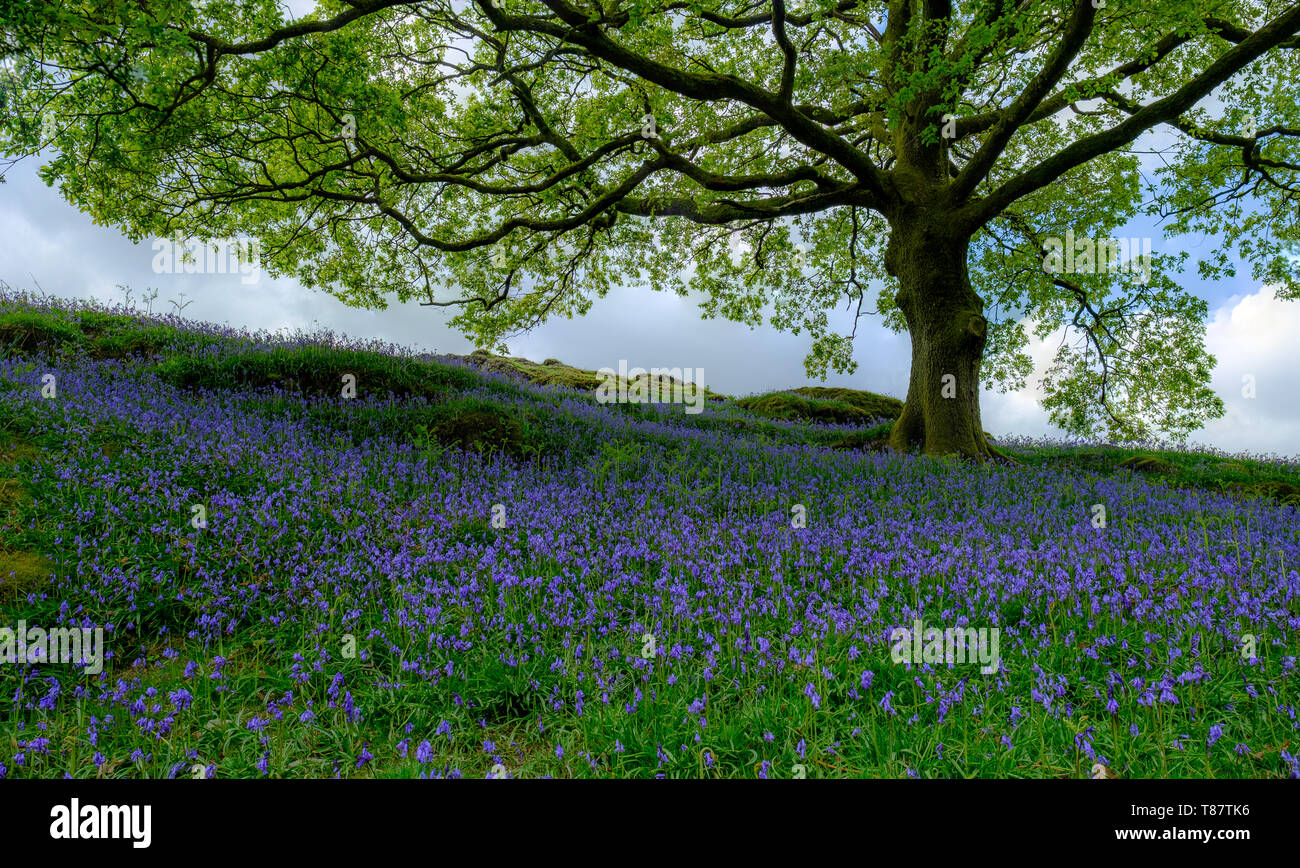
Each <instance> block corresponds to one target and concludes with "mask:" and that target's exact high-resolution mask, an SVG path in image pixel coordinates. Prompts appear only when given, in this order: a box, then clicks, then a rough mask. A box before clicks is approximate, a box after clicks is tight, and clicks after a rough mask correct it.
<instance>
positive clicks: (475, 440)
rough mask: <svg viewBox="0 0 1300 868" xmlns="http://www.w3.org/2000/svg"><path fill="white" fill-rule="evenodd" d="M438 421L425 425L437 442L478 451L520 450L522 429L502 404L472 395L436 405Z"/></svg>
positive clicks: (522, 439) (510, 452) (512, 452)
mask: <svg viewBox="0 0 1300 868" xmlns="http://www.w3.org/2000/svg"><path fill="white" fill-rule="evenodd" d="M438 417H439V418H440V421H438V422H436V423H435V424H434V425H433V427H432V428H430V429H428V431H429V433H430V434H432V435H433V436H434V437H435V438H436V439H437V440H438V442H439V443H441V444H443V445H444V446H450V447H456V448H460V449H473V450H475V451H478V452H485V453H489V454H491V453H493V452H504V453H506V454H508V455H513V456H519V455H521V454H522V453H523V446H524V435H523V429H522V428H521V427H520V425H519V422H518V421H517V420H516V419H515V418H514V416H513V415H512V414H511V413H510V412H508V411H507V410H504V409H503V408H501V407H499V406H496V405H494V404H491V403H488V402H486V401H479V400H473V399H465V400H457V401H452V402H450V403H448V404H445V405H443V406H442V407H439V408H438Z"/></svg>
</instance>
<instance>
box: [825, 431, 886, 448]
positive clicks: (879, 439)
mask: <svg viewBox="0 0 1300 868" xmlns="http://www.w3.org/2000/svg"><path fill="white" fill-rule="evenodd" d="M892 429H893V425H892V424H890V425H877V426H875V427H874V428H867V429H864V430H862V431H854V432H853V433H852V434H848V435H846V436H844V437H841V438H840V439H839V440H836V441H835V442H834V443H832V444H831V448H832V449H860V450H865V451H867V452H882V451H884V450H885V449H887V448H888V447H889V432H890V431H891V430H892Z"/></svg>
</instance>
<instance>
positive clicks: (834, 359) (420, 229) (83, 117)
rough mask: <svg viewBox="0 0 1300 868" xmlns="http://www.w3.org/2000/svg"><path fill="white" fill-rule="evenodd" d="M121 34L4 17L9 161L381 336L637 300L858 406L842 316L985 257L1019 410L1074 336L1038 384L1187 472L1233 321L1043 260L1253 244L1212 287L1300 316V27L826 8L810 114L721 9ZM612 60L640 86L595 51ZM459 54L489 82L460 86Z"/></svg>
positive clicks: (1218, 269)
mask: <svg viewBox="0 0 1300 868" xmlns="http://www.w3.org/2000/svg"><path fill="white" fill-rule="evenodd" d="M101 5H102V4H76V3H74V4H67V3H27V2H22V3H9V4H6V5H4V6H3V8H2V9H0V14H2V15H3V22H0V23H3V25H4V26H3V28H2V29H0V32H3V34H4V36H3V41H2V42H0V54H3V56H4V57H5V59H6V64H5V65H4V70H3V74H0V115H3V117H2V118H0V120H3V122H0V155H3V156H5V157H9V158H22V157H25V156H29V155H33V154H37V153H42V154H45V155H48V162H47V163H46V164H45V165H44V166H43V167H42V169H41V174H42V177H43V178H44V179H45V180H46V181H47V182H49V183H51V184H57V185H58V186H59V187H60V189H61V192H62V193H63V195H64V196H65V197H67V198H68V199H69V201H71V202H73V203H75V204H76V205H77V206H78V207H80V208H81V209H82V210H84V211H85V212H86V213H88V214H89V215H90V216H91V217H92V218H93V219H94V220H95V221H96V222H98V223H102V224H107V225H115V226H120V227H122V228H123V229H124V231H126V232H127V233H128V235H129V236H130V237H131V238H133V239H136V240H140V239H144V238H147V237H149V236H151V235H169V234H170V233H171V232H172V231H173V230H177V231H182V232H185V233H189V234H193V235H195V236H199V237H202V238H233V237H237V236H249V237H251V238H253V239H255V240H257V241H258V242H259V244H260V249H261V250H263V251H267V252H268V255H267V257H266V258H265V261H263V262H262V263H261V265H262V267H263V269H264V270H265V271H267V272H268V273H269V274H271V275H272V276H277V275H293V276H295V277H297V278H298V279H299V280H300V281H302V282H303V283H304V284H305V285H307V286H310V287H322V288H324V289H326V290H327V291H329V292H331V293H333V294H334V295H336V296H337V297H339V298H340V299H342V300H344V301H345V302H347V303H349V304H354V305H358V306H369V307H383V306H384V305H385V304H386V303H387V299H389V298H392V297H396V298H398V299H400V300H411V299H415V298H420V299H421V300H425V299H427V300H429V301H433V302H435V303H439V304H445V305H452V306H454V307H455V309H456V310H457V314H456V316H455V318H454V319H453V321H452V322H453V324H454V325H455V326H456V327H458V328H460V329H461V330H462V331H463V332H464V333H465V334H467V335H469V336H470V337H472V338H474V340H475V341H476V344H478V345H480V346H493V347H497V346H500V345H501V343H502V341H503V340H504V339H505V338H506V337H507V336H509V335H512V334H514V333H517V332H518V331H520V330H523V329H527V328H531V327H533V326H535V325H537V324H538V323H540V322H543V321H545V320H547V319H548V318H550V317H555V316H563V317H573V316H579V315H582V314H584V313H586V312H587V311H588V310H589V309H590V308H591V306H592V304H594V303H595V301H596V300H597V299H599V298H601V297H603V296H605V295H606V294H607V293H608V292H609V290H610V289H611V288H613V287H616V286H632V287H644V288H652V289H654V290H659V291H670V292H674V293H678V294H681V295H686V294H688V293H690V292H692V291H694V292H695V293H696V296H697V297H698V298H699V299H700V305H701V310H702V313H703V315H704V316H706V317H725V318H728V319H730V320H733V321H735V322H739V323H745V324H747V325H750V326H752V327H758V326H760V325H763V324H765V323H767V324H770V325H772V326H773V327H775V328H777V329H781V330H786V331H790V332H792V333H794V334H806V335H807V336H808V339H809V342H810V350H809V353H808V355H807V358H806V359H805V368H806V370H807V371H808V373H809V375H810V376H821V375H824V374H825V373H826V372H827V371H829V370H835V371H852V370H854V367H855V363H854V361H853V342H854V335H855V334H856V329H854V330H852V331H851V332H850V333H848V334H844V333H840V329H839V326H838V325H837V324H836V322H835V321H834V320H832V318H831V316H830V313H831V312H832V311H835V310H836V309H838V308H842V307H843V306H844V305H845V303H846V302H847V303H848V305H849V307H850V309H856V311H857V313H859V314H862V315H867V314H869V313H878V314H879V315H880V316H882V317H883V320H884V322H885V324H886V325H887V326H889V327H891V328H895V329H898V330H903V329H904V328H906V321H905V319H904V317H903V314H902V311H901V308H900V307H899V303H898V299H899V290H900V285H899V282H898V277H897V273H896V272H897V269H893V268H888V267H886V263H885V254H886V252H887V251H888V250H889V249H890V242H891V240H892V239H893V238H894V237H895V236H894V233H896V232H899V231H903V232H904V233H906V232H910V231H912V230H914V229H916V228H917V224H918V222H919V223H924V224H926V225H924V226H921V227H920V228H921V229H922V230H923V231H925V232H930V233H938V234H942V232H944V231H954V232H955V231H957V230H956V228H955V227H957V225H958V224H959V223H960V228H961V232H962V233H963V234H964V235H965V237H964V238H963V239H962V240H963V242H969V244H963V246H962V249H963V250H964V251H965V254H966V262H965V263H963V265H964V266H967V269H966V270H968V271H969V274H970V281H971V284H972V287H973V289H974V290H975V292H976V294H977V295H978V297H979V298H981V299H982V300H983V302H984V304H985V305H986V306H987V308H988V311H989V313H990V321H989V323H988V326H987V343H986V346H985V350H984V356H983V360H982V367H981V376H982V377H983V378H984V380H985V381H986V383H987V384H988V385H990V386H1001V387H1004V388H1018V387H1020V386H1022V385H1023V384H1024V383H1025V382H1026V378H1027V377H1028V376H1029V374H1030V372H1031V370H1032V364H1031V359H1030V357H1029V354H1028V347H1029V343H1028V341H1029V338H1030V336H1031V333H1033V334H1035V335H1036V336H1038V337H1040V338H1041V337H1045V336H1047V335H1050V334H1053V333H1055V332H1057V331H1059V330H1060V329H1061V328H1063V327H1064V328H1065V329H1066V331H1067V332H1068V334H1069V335H1070V336H1071V337H1072V338H1074V339H1075V343H1073V344H1070V345H1068V346H1067V347H1066V348H1064V349H1063V350H1062V353H1061V354H1060V355H1058V357H1057V359H1056V364H1055V365H1054V367H1053V370H1052V372H1051V373H1050V375H1049V376H1048V377H1047V378H1046V379H1045V380H1044V382H1043V386H1044V389H1045V396H1046V397H1045V402H1044V403H1045V406H1046V407H1047V409H1048V410H1049V412H1051V414H1052V418H1053V420H1054V421H1056V422H1057V424H1060V425H1062V426H1063V427H1064V428H1065V429H1066V430H1067V431H1068V432H1070V433H1096V432H1102V433H1104V434H1105V435H1106V436H1109V437H1112V438H1114V439H1132V438H1141V437H1144V436H1146V435H1147V434H1148V432H1155V431H1160V432H1167V433H1169V434H1171V435H1173V436H1175V437H1179V436H1183V435H1185V434H1186V433H1187V432H1188V431H1189V430H1193V429H1194V428H1195V426H1196V425H1198V424H1200V423H1201V422H1203V421H1204V420H1205V419H1208V418H1215V417H1216V416H1219V415H1221V414H1222V412H1223V408H1222V405H1221V402H1219V401H1218V399H1217V398H1216V397H1215V396H1214V395H1213V393H1212V392H1211V391H1210V390H1209V385H1208V384H1209V375H1210V371H1211V370H1212V368H1213V364H1214V359H1213V358H1212V357H1210V356H1209V355H1208V353H1207V352H1206V351H1205V348H1204V345H1203V340H1202V333H1203V331H1204V322H1205V311H1204V307H1203V305H1200V304H1198V302H1197V300H1196V299H1193V298H1191V297H1190V295H1189V294H1188V293H1187V291H1186V290H1185V289H1184V288H1183V287H1181V286H1179V285H1178V283H1177V280H1176V278H1177V276H1178V274H1179V273H1180V272H1181V271H1182V269H1183V268H1184V267H1185V261H1186V259H1187V257H1185V256H1173V255H1169V254H1168V253H1162V252H1161V251H1159V250H1156V251H1155V256H1154V262H1153V263H1152V264H1153V268H1152V272H1153V273H1152V274H1151V275H1150V280H1149V281H1148V282H1139V281H1138V280H1136V279H1135V277H1134V276H1133V274H1131V273H1130V272H1128V271H1123V272H1110V271H1106V270H1101V271H1091V272H1090V271H1084V272H1083V273H1076V274H1070V275H1063V274H1049V273H1047V272H1046V271H1045V269H1044V256H1043V252H1044V243H1045V242H1046V241H1047V240H1048V239H1059V238H1061V237H1063V236H1064V235H1065V234H1066V233H1067V232H1073V234H1074V235H1076V236H1079V237H1088V238H1096V239H1104V238H1109V237H1111V236H1113V235H1115V234H1118V233H1120V232H1122V231H1123V227H1124V226H1125V225H1126V224H1128V223H1129V222H1130V221H1131V220H1133V219H1134V218H1136V217H1138V216H1140V215H1142V214H1144V213H1145V214H1146V215H1147V216H1151V217H1160V218H1161V219H1164V218H1169V219H1168V221H1167V222H1166V223H1165V225H1166V228H1167V230H1168V233H1169V234H1170V235H1171V236H1175V235H1197V236H1213V235H1215V234H1218V235H1220V236H1221V237H1223V238H1224V239H1225V240H1226V242H1227V245H1226V246H1225V247H1224V249H1218V250H1210V251H1206V254H1207V255H1206V256H1205V258H1204V259H1202V260H1201V261H1199V262H1198V263H1197V267H1198V269H1199V270H1200V272H1201V274H1202V275H1203V276H1208V277H1225V278H1227V277H1231V276H1233V265H1232V259H1231V254H1233V253H1235V254H1236V255H1237V256H1239V257H1240V258H1241V259H1242V260H1244V261H1246V262H1248V263H1249V265H1250V268H1251V275H1252V277H1253V278H1254V279H1255V280H1256V281H1258V282H1261V283H1268V284H1271V285H1276V286H1278V287H1279V292H1280V295H1281V297H1284V298H1296V297H1300V268H1297V262H1300V259H1298V258H1296V257H1294V252H1295V250H1296V246H1295V245H1296V244H1297V243H1300V219H1297V213H1296V209H1295V201H1294V200H1295V193H1294V191H1295V189H1296V183H1297V171H1298V170H1297V168H1296V167H1297V166H1298V165H1300V135H1297V133H1296V130H1297V129H1300V105H1298V104H1297V100H1296V93H1297V88H1296V80H1297V79H1296V66H1295V63H1294V57H1293V56H1292V55H1294V53H1295V52H1294V51H1293V50H1291V47H1290V46H1285V45H1280V43H1282V42H1283V41H1284V40H1286V39H1288V38H1291V36H1292V35H1293V34H1294V33H1295V31H1296V25H1297V24H1300V10H1297V9H1296V8H1295V7H1293V6H1287V5H1286V4H1270V3H1264V2H1261V0H1242V2H1237V3H1225V2H1219V0H1214V2H1204V3H1202V2H1198V3H1185V2H1175V0H1160V2H1145V3H1140V4H1126V3H1112V4H1109V5H1103V4H1090V5H1088V6H1087V7H1086V8H1084V7H1079V12H1078V14H1063V7H1062V4H1061V2H1059V0H1026V2H1023V3H1016V4H1012V5H1010V6H1008V5H1007V4H1000V3H963V4H937V5H927V4H921V5H920V6H919V7H918V8H917V9H916V10H915V12H914V14H911V15H909V16H907V18H906V20H899V21H898V22H897V24H898V26H890V27H885V28H880V29H879V30H877V29H875V28H876V25H878V24H880V23H881V22H882V21H883V20H884V18H885V17H886V15H885V13H886V11H887V10H886V5H887V4H884V3H882V2H872V3H868V4H866V5H865V6H859V7H858V8H855V9H851V10H846V9H838V8H837V9H834V10H832V9H831V7H830V6H829V5H827V4H826V3H812V4H811V5H810V6H808V7H807V8H805V9H803V10H802V11H800V10H794V9H792V10H791V14H790V15H789V17H788V20H787V21H786V22H785V27H786V29H787V31H788V34H789V36H790V40H791V42H790V44H791V50H792V51H793V52H794V55H793V56H794V58H795V60H796V62H795V63H794V65H793V66H792V67H791V68H790V70H789V76H788V78H787V77H786V70H785V69H784V65H783V60H784V57H785V55H784V52H782V51H774V50H773V46H772V44H771V41H770V40H771V36H770V29H769V28H767V27H735V26H725V25H724V24H720V23H719V20H720V16H721V17H722V18H730V17H732V16H734V15H735V14H737V12H736V9H735V8H734V4H732V3H724V2H722V0H703V2H700V3H692V4H691V5H690V7H689V8H682V7H681V6H680V5H678V4H664V3H655V2H649V0H632V2H628V3H622V4H620V5H618V7H617V9H614V8H613V7H611V8H609V9H606V10H604V11H602V12H599V13H593V18H592V21H591V22H590V25H589V27H587V28H580V29H579V30H580V31H581V32H579V31H572V32H570V29H563V28H562V30H563V32H562V33H561V32H558V31H556V30H555V29H554V27H555V22H554V17H553V15H552V14H551V13H549V12H543V10H542V8H541V7H538V6H536V4H531V3H528V2H525V3H524V4H523V5H522V6H520V7H517V8H516V7H512V9H511V11H510V12H509V13H507V12H506V11H502V10H500V9H498V8H497V7H495V6H493V5H491V4H489V5H484V4H481V3H471V4H433V5H420V6H418V7H417V6H414V5H410V4H397V5H391V4H378V5H377V6H373V7H372V6H367V5H364V4H363V5H357V4H353V3H337V2H332V0H331V2H322V3H319V4H317V5H316V7H315V8H314V10H313V11H312V12H310V13H308V14H307V15H306V16H305V17H304V18H303V19H302V21H303V22H306V23H309V24H311V25H314V26H299V27H294V28H292V29H291V31H285V30H282V29H281V28H283V27H284V26H285V25H286V24H287V19H286V17H285V16H286V11H285V9H284V8H283V6H282V5H277V4H273V3H266V2H250V3H235V2H228V0H212V2H210V3H207V4H205V5H204V6H203V8H201V9H200V8H199V7H198V6H197V5H194V4H191V3H189V2H187V0H161V2H157V3H150V4H144V5H141V6H140V7H139V8H138V9H134V10H133V13H132V14H131V15H125V14H118V13H117V12H113V11H112V10H116V9H117V7H116V6H115V5H113V4H109V6H108V7H104V8H109V9H110V12H109V13H107V14H106V13H105V12H104V11H103V8H101ZM504 14H510V15H511V16H512V17H511V18H510V26H509V28H508V32H509V37H508V38H505V37H503V35H502V34H503V33H505V32H506V31H505V30H502V29H500V28H501V27H503V26H505V25H504V24H503V22H502V20H501V19H500V16H501V15H504ZM895 17H896V18H897V16H895ZM277 31H278V32H279V36H277V37H276V38H275V39H274V40H272V42H273V43H274V44H270V45H262V46H261V47H260V48H259V49H258V50H256V51H255V50H253V49H252V48H249V47H248V46H250V45H260V40H262V39H264V38H265V37H267V35H268V34H271V33H274V32H277ZM1252 33H1254V34H1256V37H1255V39H1254V41H1252V42H1250V43H1249V45H1250V46H1253V47H1252V48H1251V50H1249V51H1245V50H1241V49H1239V48H1238V47H1237V46H1239V45H1245V44H1247V43H1246V42H1245V40H1246V38H1247V36H1249V35H1250V34H1252ZM465 34H471V36H466V35H465ZM611 36H615V37H616V38H615V41H616V42H617V44H618V52H617V56H613V55H610V54H609V53H608V52H607V51H605V50H603V49H598V48H597V47H596V46H597V43H598V42H600V40H602V39H607V38H610V37H611ZM453 38H454V39H461V40H463V41H464V43H465V44H464V46H463V47H464V49H465V50H466V51H467V52H468V55H469V57H470V60H469V61H468V62H467V63H466V64H464V66H463V67H462V68H460V69H459V70H458V71H457V72H455V73H451V74H449V73H448V72H447V71H446V70H445V69H444V68H443V61H444V58H443V53H444V52H445V46H446V45H447V44H448V40H449V39H453ZM601 44H603V43H601ZM1157 45H1165V46H1166V49H1162V50H1159V51H1157V50H1156V49H1155V48H1154V46H1157ZM1057 51H1059V52H1061V57H1060V63H1059V64H1055V65H1053V66H1052V67H1050V68H1045V67H1044V58H1045V57H1048V56H1051V55H1052V54H1053V52H1057ZM321 57H329V58H330V63H329V64H328V65H326V66H324V67H321V66H320V64H319V63H318V62H316V61H317V60H318V59H319V58H321ZM209 62H210V63H211V66H210V67H209V66H208V64H209ZM1053 70H1055V71H1053ZM991 83H995V84H991ZM1210 94H1213V99H1210V98H1209V95H1210ZM1174 105H1176V106H1180V107H1181V109H1182V110H1181V113H1180V114H1179V113H1172V114H1171V113H1170V112H1169V111H1166V109H1167V108H1168V107H1169V106H1174ZM1022 109H1023V111H1022ZM647 115H649V117H648V118H647V117H646V116H647ZM647 121H653V124H652V125H648V124H647ZM524 129H533V130H535V131H536V134H535V135H534V134H528V135H527V136H522V137H521V134H520V131H521V130H524ZM647 130H650V132H647ZM1155 130H1159V131H1160V133H1161V135H1168V136H1169V137H1170V140H1169V142H1167V143H1166V144H1167V147H1164V146H1162V147H1163V150H1162V160H1161V162H1160V165H1159V166H1158V168H1157V169H1156V170H1155V176H1154V178H1153V179H1144V178H1143V177H1142V174H1141V171H1140V165H1139V154H1138V150H1139V149H1137V148H1135V146H1134V145H1133V141H1134V137H1135V136H1137V135H1139V134H1141V133H1143V132H1144V131H1155ZM446 142H473V143H476V144H475V145H474V147H473V148H470V149H468V150H464V151H461V150H457V149H455V148H453V149H451V150H450V151H449V150H447V149H446V148H444V147H443V145H444V143H446ZM976 155H978V156H976ZM1149 180H1154V182H1155V183H1154V184H1149V183H1148V181H1149ZM936 203H937V204H936ZM271 251H273V252H274V255H270V252H271ZM927 254H928V251H927ZM927 291H928V292H931V293H939V294H941V293H942V292H944V289H943V287H942V286H935V287H931V288H930V289H929V290H927ZM448 293H451V294H452V295H451V297H447V294H448ZM435 296H442V297H441V298H437V297H435ZM873 308H874V311H873ZM23 339H24V340H35V341H36V342H38V343H39V342H40V340H42V339H41V338H31V337H24V338H23ZM51 339H52V340H56V341H57V340H58V338H57V337H51ZM159 349H160V347H159V345H158V344H157V342H156V341H151V340H149V339H146V338H139V339H137V340H135V341H114V342H112V343H111V345H110V346H109V347H108V348H107V349H106V352H109V353H110V354H118V353H122V354H126V355H130V354H134V353H137V352H139V353H150V352H156V351H158V350H159ZM1103 360H1105V362H1103ZM516 367H517V368H518V370H519V372H520V373H522V374H523V375H524V376H526V377H527V378H528V379H530V380H532V381H533V382H542V383H549V384H555V385H564V386H567V387H572V388H577V389H587V388H588V387H589V383H590V377H589V375H588V374H587V373H586V372H581V371H578V370H577V369H566V368H564V367H563V366H555V367H557V368H559V370H551V371H545V370H542V369H543V368H546V367H550V366H532V365H519V366H516ZM245 373H248V374H249V375H250V376H251V372H245ZM328 385H330V386H332V385H333V384H332V383H331V384H328ZM408 387H409V384H402V388H408Z"/></svg>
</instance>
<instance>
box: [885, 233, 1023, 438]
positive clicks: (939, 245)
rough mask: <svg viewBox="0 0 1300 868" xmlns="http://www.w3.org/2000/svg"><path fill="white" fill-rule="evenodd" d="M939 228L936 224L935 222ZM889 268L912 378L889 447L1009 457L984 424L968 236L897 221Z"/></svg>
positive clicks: (981, 331)
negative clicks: (909, 347) (904, 328)
mask: <svg viewBox="0 0 1300 868" xmlns="http://www.w3.org/2000/svg"><path fill="white" fill-rule="evenodd" d="M936 223H938V224H939V225H938V226H936V225H935V224H936ZM892 228H893V232H892V233H891V235H890V242H889V247H888V249H887V250H886V253H885V266H886V268H887V269H888V270H889V273H890V274H892V275H894V276H895V277H896V278H897V279H898V283H899V290H898V295H897V296H896V297H895V298H896V300H897V302H898V307H899V309H900V311H901V312H902V314H903V316H904V318H905V319H906V320H907V329H908V332H909V333H910V335H911V338H912V373H911V379H910V380H909V382H908V386H907V400H906V402H905V404H904V407H903V414H902V415H901V416H900V417H899V418H898V421H897V422H895V423H894V427H893V430H892V431H891V432H890V436H889V445H890V446H891V447H892V448H893V449H895V450H898V451H900V452H910V451H912V450H914V449H918V448H919V449H920V450H921V451H922V452H924V453H925V454H926V455H947V454H951V453H958V454H960V455H963V456H966V457H968V458H971V459H974V460H976V461H987V460H990V459H995V458H1003V457H1004V456H1003V455H1002V454H1001V453H1000V452H998V451H997V450H996V449H994V448H993V447H991V446H990V445H989V443H988V440H987V439H986V438H985V437H984V427H983V425H982V424H981V422H980V404H979V372H980V360H981V359H982V358H983V355H984V344H985V340H986V336H985V330H986V328H987V325H988V322H987V320H985V318H984V302H983V301H982V300H981V299H980V297H979V296H978V295H976V294H975V291H974V289H972V288H971V285H970V276H969V274H968V272H967V270H966V252H967V246H968V243H969V238H967V237H964V236H954V235H953V234H952V233H951V232H945V231H944V229H943V228H942V223H941V221H940V220H933V219H931V220H925V219H924V218H921V219H920V220H917V219H916V215H913V216H912V217H911V218H909V219H907V220H905V221H898V222H895V224H894V226H893V227H892Z"/></svg>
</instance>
